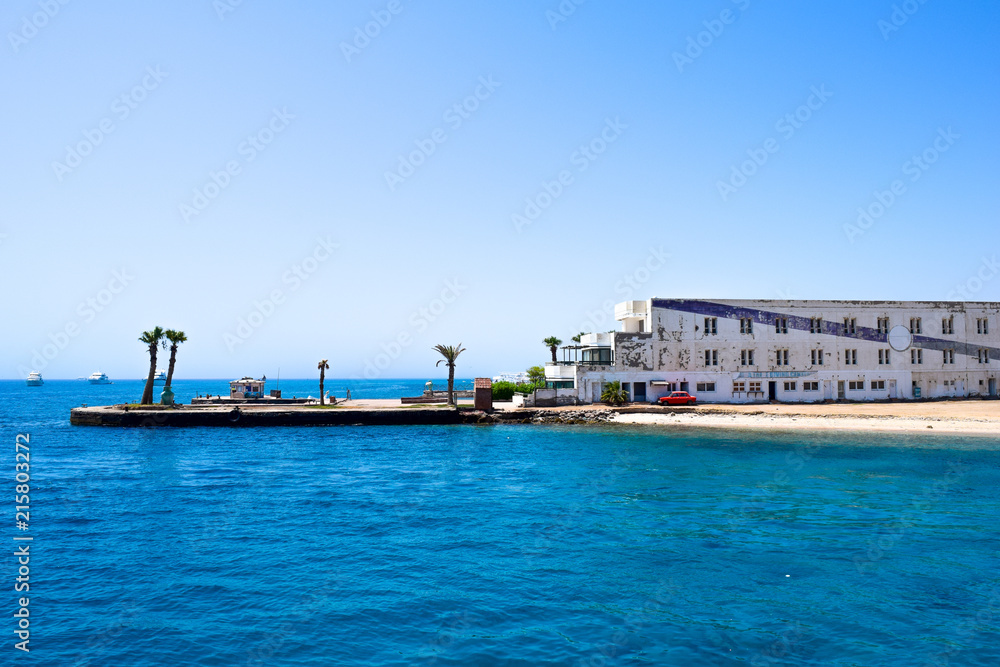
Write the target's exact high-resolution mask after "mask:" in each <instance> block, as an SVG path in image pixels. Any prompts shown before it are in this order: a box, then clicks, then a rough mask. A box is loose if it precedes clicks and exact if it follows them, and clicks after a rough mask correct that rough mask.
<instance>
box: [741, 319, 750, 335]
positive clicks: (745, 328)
mask: <svg viewBox="0 0 1000 667" xmlns="http://www.w3.org/2000/svg"><path fill="white" fill-rule="evenodd" d="M740 333H741V334H752V333H753V318H751V317H741V318H740Z"/></svg>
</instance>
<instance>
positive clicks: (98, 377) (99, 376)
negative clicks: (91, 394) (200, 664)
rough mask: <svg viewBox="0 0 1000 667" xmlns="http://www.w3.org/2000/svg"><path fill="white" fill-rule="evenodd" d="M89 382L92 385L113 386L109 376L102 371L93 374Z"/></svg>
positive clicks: (88, 379)
mask: <svg viewBox="0 0 1000 667" xmlns="http://www.w3.org/2000/svg"><path fill="white" fill-rule="evenodd" d="M87 382H89V383H90V384H111V380H109V379H108V376H107V374H105V373H102V372H101V371H94V372H93V373H91V374H90V377H88V378H87Z"/></svg>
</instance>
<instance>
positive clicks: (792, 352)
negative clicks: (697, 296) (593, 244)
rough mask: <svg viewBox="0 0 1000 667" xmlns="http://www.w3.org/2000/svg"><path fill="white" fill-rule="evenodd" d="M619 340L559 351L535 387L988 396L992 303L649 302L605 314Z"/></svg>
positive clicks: (582, 393)
mask: <svg viewBox="0 0 1000 667" xmlns="http://www.w3.org/2000/svg"><path fill="white" fill-rule="evenodd" d="M615 319H617V320H618V321H620V322H621V323H622V331H616V332H611V333H597V334H587V335H584V336H583V337H582V338H581V341H580V344H579V345H572V346H566V347H565V348H564V356H570V355H572V356H573V357H574V358H573V359H572V360H569V359H567V360H564V361H562V362H559V363H556V364H552V363H550V364H548V365H547V366H546V368H545V373H546V379H547V380H548V382H549V383H550V386H551V387H553V388H556V389H558V390H559V393H560V394H561V395H563V396H565V397H567V398H570V397H572V400H574V401H576V402H581V403H592V402H597V401H599V400H600V395H601V391H602V389H603V386H604V384H605V383H607V382H611V381H614V380H618V381H620V382H622V384H623V385H624V387H625V389H626V391H627V393H628V395H629V397H630V399H631V400H633V401H650V402H651V401H655V400H656V399H657V398H658V397H660V396H663V395H666V394H667V393H669V392H671V391H688V392H690V393H692V394H695V395H696V396H697V397H698V400H699V401H701V402H725V403H746V402H755V401H761V402H763V401H769V400H777V401H789V402H815V401H822V400H859V401H871V400H885V399H913V398H937V397H946V396H996V395H997V381H998V379H1000V333H998V332H1000V303H996V302H956V301H946V302H942V301H934V302H930V301H786V300H694V299H649V300H647V301H626V302H624V303H620V304H618V305H617V306H616V307H615Z"/></svg>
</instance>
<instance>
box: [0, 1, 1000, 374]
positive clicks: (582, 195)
mask: <svg viewBox="0 0 1000 667" xmlns="http://www.w3.org/2000/svg"><path fill="white" fill-rule="evenodd" d="M844 5H846V6H844ZM894 7H895V9H894ZM560 8H561V9H560ZM0 28H2V32H3V35H4V39H3V44H2V47H0V72H2V82H3V91H4V94H3V99H2V102H0V121H2V123H0V132H2V136H3V142H2V145H0V183H2V186H0V279H2V281H3V284H4V285H5V286H6V287H7V289H6V290H4V297H3V301H2V306H0V309H2V310H0V376H2V377H5V378H15V377H23V374H24V373H26V372H27V371H28V370H32V369H37V370H41V371H42V373H43V375H44V376H45V377H46V378H52V379H55V378H73V377H79V376H82V375H87V374H89V373H91V372H92V371H94V370H98V369H100V370H103V371H105V372H107V373H108V374H109V375H110V376H111V377H112V378H115V377H119V378H126V377H127V378H138V377H140V376H144V374H145V372H146V369H147V367H148V360H147V357H146V353H145V351H144V348H143V346H142V345H141V344H140V343H138V342H137V340H136V339H137V337H138V336H139V334H140V333H141V332H142V331H143V330H145V329H149V328H152V327H153V326H156V325H161V326H164V327H170V328H175V329H183V330H184V331H185V332H187V335H188V337H189V339H190V340H189V342H188V343H186V344H184V345H183V347H182V351H181V354H180V356H179V367H178V375H179V376H181V377H221V378H230V377H239V376H242V375H245V374H252V375H255V376H260V375H261V374H263V373H266V374H267V375H269V376H271V375H272V374H274V373H275V372H276V371H277V369H278V367H280V368H281V374H282V376H283V377H311V376H313V375H315V373H316V362H317V360H319V359H321V358H328V359H329V360H330V364H331V370H330V371H329V372H328V375H330V376H334V377H352V376H359V377H364V376H366V375H367V376H368V377H414V378H423V377H433V378H438V377H441V376H442V371H441V369H435V368H434V363H435V361H436V360H437V358H438V357H437V355H436V353H435V352H433V351H432V350H431V349H430V348H431V347H432V346H433V345H434V344H437V343H446V344H457V343H459V342H461V343H463V344H464V345H465V347H467V348H468V351H467V352H465V353H464V354H463V355H462V357H460V364H459V369H458V374H459V375H460V376H465V377H468V376H472V375H493V374H496V373H498V372H502V371H516V370H523V369H524V368H526V367H527V366H529V365H532V364H536V363H540V362H543V361H544V360H545V358H546V357H547V354H548V353H547V350H546V349H545V348H544V346H543V345H542V342H541V341H542V339H543V338H545V337H546V336H549V335H557V336H559V337H561V338H562V339H563V340H567V341H568V339H569V338H570V337H571V336H572V335H573V334H575V333H577V332H578V331H580V330H600V331H606V330H610V329H612V328H615V323H614V322H613V318H612V313H611V306H612V304H614V303H615V302H618V301H623V300H625V299H629V298H634V299H646V298H649V297H653V296H656V297H702V298H726V297H728V298H820V299H822V298H834V299H836V298H846V299H853V298H861V299H867V298H873V299H874V298H879V299H882V298H886V299H946V298H952V299H962V298H969V299H973V300H992V301H997V300H1000V273H997V271H998V269H997V268H992V267H994V264H992V263H993V262H995V259H996V256H997V254H998V252H1000V247H998V246H1000V233H998V227H997V211H998V210H1000V206H998V204H1000V188H998V187H997V174H998V168H1000V163H998V162H1000V161H998V155H1000V129H998V123H997V119H998V118H1000V105H998V101H1000V96H998V84H1000V77H998V73H1000V72H998V70H1000V58H998V56H1000V40H998V39H997V38H996V36H997V34H1000V6H998V5H997V4H996V3H983V2H962V1H956V2H944V0H925V1H924V2H920V1H919V0H910V1H909V2H896V3H895V4H894V3H893V2H891V1H889V0H886V1H884V2H877V1H870V2H863V3H861V2H855V3H803V2H791V1H788V0H786V1H778V2H762V1H759V0H737V1H732V0H711V1H705V2H701V1H698V2H683V3H680V2H674V3H665V2H652V1H644V2H629V3H621V2H609V1H606V0H587V1H586V2H581V3H580V4H579V5H576V4H574V3H573V2H572V0H566V1H564V2H563V3H562V4H560V3H559V2H557V0H550V1H548V2H545V1H540V2H526V1H523V0H511V1H508V2H497V3H484V2H476V3H425V2H410V1H407V0H393V2H388V1H381V0H378V1H365V2H350V3H319V2H286V3H275V2H264V1H263V0H243V1H242V2H238V1H237V0H217V1H216V2H213V0H185V1H183V2H162V3H129V2H108V1H92V2H83V1H82V0H72V1H69V0H47V1H46V0H43V1H39V0H8V1H7V2H4V3H3V8H2V10H0ZM366 31H367V33H368V35H366V34H365V32H366ZM915 158H916V159H915ZM880 200H881V201H880ZM859 208H860V209H863V210H866V211H867V212H868V215H869V216H870V217H867V218H861V220H860V222H859ZM984 260H985V261H986V266H985V267H984ZM991 272H992V273H991ZM977 276H979V277H978V278H977ZM986 276H989V278H987V279H984V278H985V277H986ZM957 287H961V288H962V290H963V292H964V295H963V294H960V293H959V292H956V288H957ZM46 346H48V347H46ZM380 354H382V355H384V356H382V357H380V356H379V355H380Z"/></svg>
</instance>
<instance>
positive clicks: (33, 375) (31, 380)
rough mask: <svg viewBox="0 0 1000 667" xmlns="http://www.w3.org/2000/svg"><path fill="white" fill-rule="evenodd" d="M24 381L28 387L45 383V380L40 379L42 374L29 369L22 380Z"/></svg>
mask: <svg viewBox="0 0 1000 667" xmlns="http://www.w3.org/2000/svg"><path fill="white" fill-rule="evenodd" d="M24 382H25V384H27V385H28V386H29V387H41V386H42V385H43V384H45V380H43V379H42V374H41V373H39V372H38V371H31V372H30V373H28V377H27V378H26V379H25V380H24Z"/></svg>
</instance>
